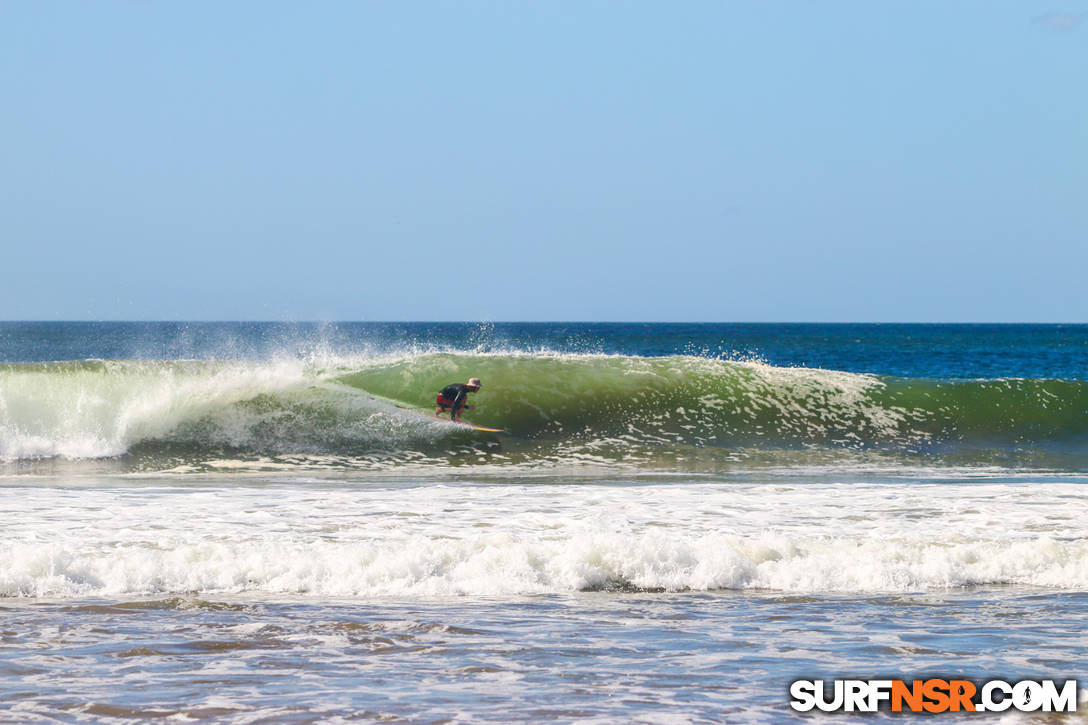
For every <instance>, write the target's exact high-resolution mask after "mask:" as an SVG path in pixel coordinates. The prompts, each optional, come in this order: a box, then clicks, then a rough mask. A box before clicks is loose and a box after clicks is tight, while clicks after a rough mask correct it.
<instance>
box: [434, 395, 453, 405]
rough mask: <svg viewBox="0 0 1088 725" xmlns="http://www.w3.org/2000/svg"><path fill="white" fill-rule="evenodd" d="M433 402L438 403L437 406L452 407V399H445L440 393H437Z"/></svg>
mask: <svg viewBox="0 0 1088 725" xmlns="http://www.w3.org/2000/svg"><path fill="white" fill-rule="evenodd" d="M434 402H435V404H436V405H439V406H441V407H443V408H452V407H453V401H452V400H447V399H445V398H443V397H442V396H441V395H439V396H438V397H437V398H435V399H434Z"/></svg>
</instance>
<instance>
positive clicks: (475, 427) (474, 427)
mask: <svg viewBox="0 0 1088 725" xmlns="http://www.w3.org/2000/svg"><path fill="white" fill-rule="evenodd" d="M397 407H398V408H400V409H401V410H410V411H411V412H413V413H417V414H419V415H422V416H424V417H425V418H430V419H431V420H437V421H441V422H443V423H453V424H454V425H463V426H465V427H466V428H471V429H472V430H478V431H482V432H484V433H505V432H506V429H505V428H488V427H487V426H483V425H476V424H475V423H469V422H468V421H467V420H450V417H449V416H448V415H435V414H434V413H431V412H429V411H426V410H419V409H417V408H408V407H406V406H403V405H398V406H397Z"/></svg>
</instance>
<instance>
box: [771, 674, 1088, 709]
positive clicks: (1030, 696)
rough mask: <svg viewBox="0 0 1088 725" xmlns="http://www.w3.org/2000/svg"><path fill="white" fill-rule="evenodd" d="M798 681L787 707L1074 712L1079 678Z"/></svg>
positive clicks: (791, 689)
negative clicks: (1062, 679)
mask: <svg viewBox="0 0 1088 725" xmlns="http://www.w3.org/2000/svg"><path fill="white" fill-rule="evenodd" d="M827 685H828V686H825V683H824V681H823V680H797V681H795V682H793V683H792V684H791V685H790V697H791V698H792V699H791V700H790V707H791V708H793V709H794V710H796V711H798V712H808V711H810V710H812V709H814V708H815V709H817V710H821V711H823V712H835V711H843V712H877V711H878V710H881V709H884V708H888V709H890V710H891V711H892V712H903V711H907V712H1003V711H1005V710H1008V709H1010V708H1012V709H1014V710H1019V711H1020V712H1076V711H1077V681H1076V680H1064V681H1063V684H1062V685H1061V686H1060V687H1059V685H1058V681H1056V680H1021V681H1019V682H1012V683H1010V682H1005V681H1004V680H989V681H987V682H983V683H982V684H981V685H976V684H975V683H974V682H972V681H971V680H941V679H928V680H911V681H909V682H908V681H905V680H833V681H831V682H829V683H827Z"/></svg>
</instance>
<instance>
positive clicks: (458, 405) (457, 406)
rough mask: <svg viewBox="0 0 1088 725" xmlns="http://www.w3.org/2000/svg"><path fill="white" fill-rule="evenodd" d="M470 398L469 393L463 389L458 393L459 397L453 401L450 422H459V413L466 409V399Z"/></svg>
mask: <svg viewBox="0 0 1088 725" xmlns="http://www.w3.org/2000/svg"><path fill="white" fill-rule="evenodd" d="M466 397H468V391H467V390H465V389H464V388H461V389H460V390H459V391H457V397H456V398H454V399H453V405H451V406H450V420H457V413H458V411H460V410H462V409H463V408H464V407H465V398H466Z"/></svg>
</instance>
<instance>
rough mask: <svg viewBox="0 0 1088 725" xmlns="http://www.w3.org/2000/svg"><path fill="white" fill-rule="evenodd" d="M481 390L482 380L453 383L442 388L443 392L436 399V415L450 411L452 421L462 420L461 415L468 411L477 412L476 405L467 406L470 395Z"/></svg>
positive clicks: (475, 379)
mask: <svg viewBox="0 0 1088 725" xmlns="http://www.w3.org/2000/svg"><path fill="white" fill-rule="evenodd" d="M479 390H480V379H479V378H471V379H470V380H469V381H468V382H467V383H453V384H451V385H447V386H446V387H444V388H442V392H440V393H439V394H438V397H437V398H435V400H434V402H435V409H434V414H435V415H436V416H437V415H442V414H443V413H445V412H447V411H449V414H450V420H461V413H463V412H464V411H465V409H466V408H467V409H468V410H475V408H476V406H475V405H466V403H467V402H468V394H469V393H476V392H479Z"/></svg>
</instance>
